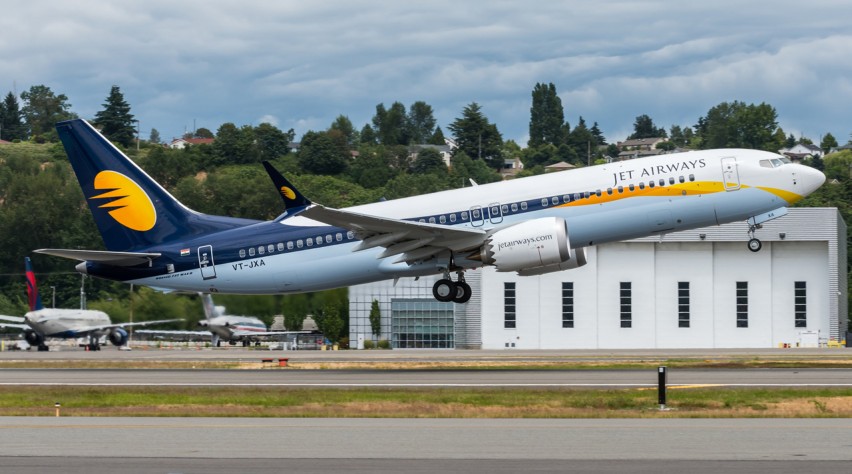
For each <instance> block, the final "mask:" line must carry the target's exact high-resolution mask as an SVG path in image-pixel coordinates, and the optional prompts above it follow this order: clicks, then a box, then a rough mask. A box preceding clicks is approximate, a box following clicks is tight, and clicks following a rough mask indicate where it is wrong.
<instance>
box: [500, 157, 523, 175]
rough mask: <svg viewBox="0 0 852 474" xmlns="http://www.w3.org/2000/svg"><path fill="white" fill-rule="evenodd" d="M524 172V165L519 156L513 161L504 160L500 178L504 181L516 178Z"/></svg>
mask: <svg viewBox="0 0 852 474" xmlns="http://www.w3.org/2000/svg"><path fill="white" fill-rule="evenodd" d="M523 170H524V163H523V162H522V161H521V159H520V158H518V157H517V156H516V157H515V158H513V159H511V160H503V168H501V169H500V176H502V177H503V179H510V178H514V177H515V175H516V174H518V173H520V172H521V171H523Z"/></svg>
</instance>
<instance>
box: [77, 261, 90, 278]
mask: <svg viewBox="0 0 852 474" xmlns="http://www.w3.org/2000/svg"><path fill="white" fill-rule="evenodd" d="M86 263H87V262H80V263H78V264H77V266H76V267H74V270H77V271H78V272H80V273H82V274H83V275H88V274H89V270H88V269H87V268H86Z"/></svg>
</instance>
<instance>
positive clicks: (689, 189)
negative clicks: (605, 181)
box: [556, 181, 747, 207]
mask: <svg viewBox="0 0 852 474" xmlns="http://www.w3.org/2000/svg"><path fill="white" fill-rule="evenodd" d="M745 187H747V186H743V188H745ZM724 191H725V185H724V184H723V183H722V182H719V181H695V182H691V183H676V184H669V185H666V186H655V187H653V188H651V187H648V186H645V189H639V187H638V186H637V187H634V189H633V191H630V190H629V189H628V188H627V187H624V191H623V192H621V193H619V192H618V189H613V190H612V194H611V195H610V194H607V192H606V190H601V195H600V196H598V195H597V194H592V195H591V196H589V198H588V199H580V200H578V201H571V202H569V203H567V204H560V205H558V206H556V207H572V206H589V205H594V204H605V203H608V202H614V201H618V200H620V199H627V198H632V197H652V196H653V197H674V196H694V195H699V194H714V193H719V192H724Z"/></svg>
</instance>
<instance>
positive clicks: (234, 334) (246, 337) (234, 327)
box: [136, 293, 311, 347]
mask: <svg viewBox="0 0 852 474" xmlns="http://www.w3.org/2000/svg"><path fill="white" fill-rule="evenodd" d="M198 295H199V296H200V297H201V305H202V307H204V316H205V318H206V319H204V320H201V321H199V322H198V325H199V326H201V327H204V328H207V331H169V330H162V331H160V330H156V329H142V330H139V331H136V333H137V334H152V335H160V334H162V335H167V334H171V335H199V336H212V342H213V345H214V346H216V347H221V346H222V340H225V341H228V344H230V345H232V346H234V345H236V344H237V342H241V343H242V346H243V347H248V346H249V345H251V343H252V342H254V343H255V345H257V344H259V339H260V338H263V337H269V336H287V335H291V334H310V332H311V331H270V330H269V329H268V328H267V327H266V324H265V323H264V322H263V321H261V320H260V319H258V318H255V317H254V316H235V315H231V314H225V307H224V306H214V305H213V297H212V296H211V295H210V294H209V293H199V294H198Z"/></svg>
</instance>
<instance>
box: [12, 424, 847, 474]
mask: <svg viewBox="0 0 852 474" xmlns="http://www.w3.org/2000/svg"><path fill="white" fill-rule="evenodd" d="M47 447H49V448H47ZM850 462H852V420H849V419H724V420H709V419H627V420H620V419H603V420H582V419H581V420H564V419H558V420H540V419H359V418H356V419H268V418H262V419H246V418H26V417H20V418H16V417H0V469H2V470H4V472H23V473H33V472H45V471H52V470H55V471H61V472H100V471H107V470H109V471H117V472H236V471H238V470H239V471H247V472H282V471H283V472H329V471H345V472H400V471H403V472H424V473H425V472H475V473H485V472H571V471H581V472H656V473H670V472H671V473H674V472H691V473H710V472H712V473H715V474H718V473H719V472H773V473H793V472H832V471H833V472H846V471H848V466H849V463H850ZM6 470H8V471H6Z"/></svg>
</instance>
